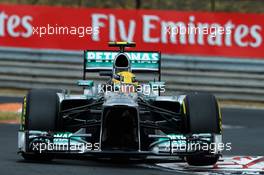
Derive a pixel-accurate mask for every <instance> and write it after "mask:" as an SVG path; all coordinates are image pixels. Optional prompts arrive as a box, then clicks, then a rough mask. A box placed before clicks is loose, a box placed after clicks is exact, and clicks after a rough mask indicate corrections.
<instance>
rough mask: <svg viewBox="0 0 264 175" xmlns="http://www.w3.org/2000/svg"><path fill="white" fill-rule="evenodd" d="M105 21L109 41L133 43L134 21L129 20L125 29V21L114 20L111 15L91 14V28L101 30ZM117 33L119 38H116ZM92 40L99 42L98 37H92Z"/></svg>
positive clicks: (113, 16)
mask: <svg viewBox="0 0 264 175" xmlns="http://www.w3.org/2000/svg"><path fill="white" fill-rule="evenodd" d="M105 21H106V22H107V23H108V26H109V28H108V29H107V31H108V32H109V40H110V41H117V40H118V38H120V39H121V40H123V41H133V39H134V35H135V32H136V21H135V20H129V24H128V29H127V28H126V26H125V21H124V20H122V19H116V17H115V15H113V14H109V15H105V14H100V13H94V14H92V27H99V30H101V28H104V27H105V26H106V25H105ZM117 31H118V32H117ZM117 33H118V34H119V36H117ZM92 40H93V41H100V35H92Z"/></svg>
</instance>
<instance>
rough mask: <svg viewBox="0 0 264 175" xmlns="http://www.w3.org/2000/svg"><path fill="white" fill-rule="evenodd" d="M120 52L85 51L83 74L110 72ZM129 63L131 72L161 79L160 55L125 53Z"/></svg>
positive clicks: (137, 52)
mask: <svg viewBox="0 0 264 175" xmlns="http://www.w3.org/2000/svg"><path fill="white" fill-rule="evenodd" d="M119 53H120V51H102V50H86V51H84V66H83V69H84V71H83V72H84V74H83V79H84V80H85V78H86V72H100V71H112V69H113V61H114V59H115V57H116V55H117V54H119ZM123 53H124V54H127V56H128V58H129V59H130V61H131V69H132V72H146V73H147V72H150V73H157V74H158V75H159V81H160V79H161V69H160V68H161V54H160V52H148V51H125V52H123Z"/></svg>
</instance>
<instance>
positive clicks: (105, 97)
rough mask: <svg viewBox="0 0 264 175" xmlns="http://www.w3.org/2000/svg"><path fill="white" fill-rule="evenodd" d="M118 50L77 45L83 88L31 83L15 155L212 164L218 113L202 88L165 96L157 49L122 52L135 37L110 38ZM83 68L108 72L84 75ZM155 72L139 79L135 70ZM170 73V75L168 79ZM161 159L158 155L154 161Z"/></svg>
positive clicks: (216, 156)
mask: <svg viewBox="0 0 264 175" xmlns="http://www.w3.org/2000/svg"><path fill="white" fill-rule="evenodd" d="M109 46H113V47H119V49H118V50H113V51H101V50H86V51H84V70H83V79H82V80H79V81H78V85H79V86H81V87H83V93H82V94H79V95H76V94H70V93H69V92H68V91H67V90H51V89H33V90H31V91H29V92H28V94H27V95H26V97H25V98H24V103H23V112H22V116H21V124H20V130H19V132H18V149H19V153H20V154H21V155H22V156H23V157H24V158H25V159H26V160H51V159H53V158H65V157H69V158H71V157H74V158H77V157H91V156H92V157H103V158H119V157H122V158H127V159H130V158H140V159H148V158H149V157H159V158H160V157H161V158H164V159H166V158H168V157H180V158H184V160H186V161H187V163H188V164H190V165H197V166H202V165H213V164H215V163H216V162H217V161H218V159H219V157H220V156H221V149H219V148H218V144H221V143H222V134H221V132H222V128H221V125H222V124H221V112H220V109H219V106H218V103H217V100H216V98H215V97H214V96H213V95H211V94H207V93H197V92H193V93H188V94H182V95H178V96H165V95H163V92H164V91H165V89H166V87H165V83H164V82H162V81H161V54H160V52H144V51H131V50H129V51H127V50H125V47H133V46H135V43H128V42H111V43H109ZM89 72H99V74H100V76H107V77H108V81H106V82H105V83H99V84H95V83H94V81H92V80H87V77H89V74H88V73H89ZM140 72H142V74H143V73H150V74H151V75H157V77H158V78H157V80H154V81H150V82H139V81H138V80H137V78H136V76H135V74H134V73H140ZM175 78H177V77H175ZM159 160H160V159H159Z"/></svg>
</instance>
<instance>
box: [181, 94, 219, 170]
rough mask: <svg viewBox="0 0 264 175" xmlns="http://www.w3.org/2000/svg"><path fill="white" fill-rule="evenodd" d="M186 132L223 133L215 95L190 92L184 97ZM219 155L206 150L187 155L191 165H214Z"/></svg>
mask: <svg viewBox="0 0 264 175" xmlns="http://www.w3.org/2000/svg"><path fill="white" fill-rule="evenodd" d="M184 105H185V107H184V108H185V110H186V114H185V117H186V119H185V125H186V126H187V127H186V133H190V134H201V133H212V134H221V114H220V109H219V106H218V103H217V100H216V98H215V96H214V95H211V94H207V93H193V94H189V95H187V96H186V97H185V99H184ZM218 159H219V155H214V154H210V153H209V152H205V154H204V155H195V156H194V155H193V156H187V157H186V160H187V163H188V164H189V165H194V166H205V165H214V164H215V163H216V162H217V161H218Z"/></svg>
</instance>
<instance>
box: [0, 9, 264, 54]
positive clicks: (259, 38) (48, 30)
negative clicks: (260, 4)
mask: <svg viewBox="0 0 264 175" xmlns="http://www.w3.org/2000/svg"><path fill="white" fill-rule="evenodd" d="M263 39H264V14H242V13H219V12H217V13H211V12H192V11H169V10H168V11H160V10H123V9H93V8H68V7H48V6H30V5H6V4H1V5H0V47H24V48H34V49H63V50H86V49H89V50H95V49H96V50H98V49H102V50H109V48H108V46H107V42H108V41H134V42H136V44H137V47H136V50H150V51H154V50H155V51H161V52H162V53H165V54H182V55H204V56H223V57H241V58H243V57H244V58H260V59H261V58H262V59H263V58H264V41H263Z"/></svg>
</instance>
